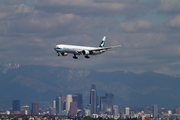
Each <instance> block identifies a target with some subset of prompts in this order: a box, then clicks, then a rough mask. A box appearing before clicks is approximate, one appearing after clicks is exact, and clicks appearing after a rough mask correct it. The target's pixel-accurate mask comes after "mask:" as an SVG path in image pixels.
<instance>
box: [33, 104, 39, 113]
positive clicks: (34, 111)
mask: <svg viewBox="0 0 180 120" xmlns="http://www.w3.org/2000/svg"><path fill="white" fill-rule="evenodd" d="M32 114H33V115H38V114H39V102H33V103H32Z"/></svg>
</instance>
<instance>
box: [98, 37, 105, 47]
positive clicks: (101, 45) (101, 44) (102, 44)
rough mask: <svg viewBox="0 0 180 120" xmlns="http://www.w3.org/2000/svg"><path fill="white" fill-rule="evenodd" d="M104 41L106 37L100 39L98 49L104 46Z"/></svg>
mask: <svg viewBox="0 0 180 120" xmlns="http://www.w3.org/2000/svg"><path fill="white" fill-rule="evenodd" d="M105 40H106V36H104V37H103V39H102V41H101V43H100V45H99V47H100V48H102V47H104V45H105Z"/></svg>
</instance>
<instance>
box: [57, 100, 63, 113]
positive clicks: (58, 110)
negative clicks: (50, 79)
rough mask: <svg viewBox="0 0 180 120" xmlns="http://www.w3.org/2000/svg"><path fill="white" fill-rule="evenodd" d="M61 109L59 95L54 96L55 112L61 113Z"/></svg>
mask: <svg viewBox="0 0 180 120" xmlns="http://www.w3.org/2000/svg"><path fill="white" fill-rule="evenodd" d="M61 111H62V102H61V97H57V98H56V114H57V115H61V114H62V113H61Z"/></svg>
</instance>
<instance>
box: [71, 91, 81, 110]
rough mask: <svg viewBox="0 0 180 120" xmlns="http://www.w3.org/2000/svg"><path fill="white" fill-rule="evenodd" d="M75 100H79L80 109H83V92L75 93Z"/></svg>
mask: <svg viewBox="0 0 180 120" xmlns="http://www.w3.org/2000/svg"><path fill="white" fill-rule="evenodd" d="M73 102H77V106H78V109H82V94H81V93H78V94H75V95H73Z"/></svg>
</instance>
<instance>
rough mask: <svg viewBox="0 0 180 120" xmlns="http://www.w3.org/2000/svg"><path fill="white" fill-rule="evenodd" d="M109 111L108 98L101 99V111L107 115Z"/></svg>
mask: <svg viewBox="0 0 180 120" xmlns="http://www.w3.org/2000/svg"><path fill="white" fill-rule="evenodd" d="M106 110H107V100H106V97H100V111H101V113H105V112H106Z"/></svg>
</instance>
